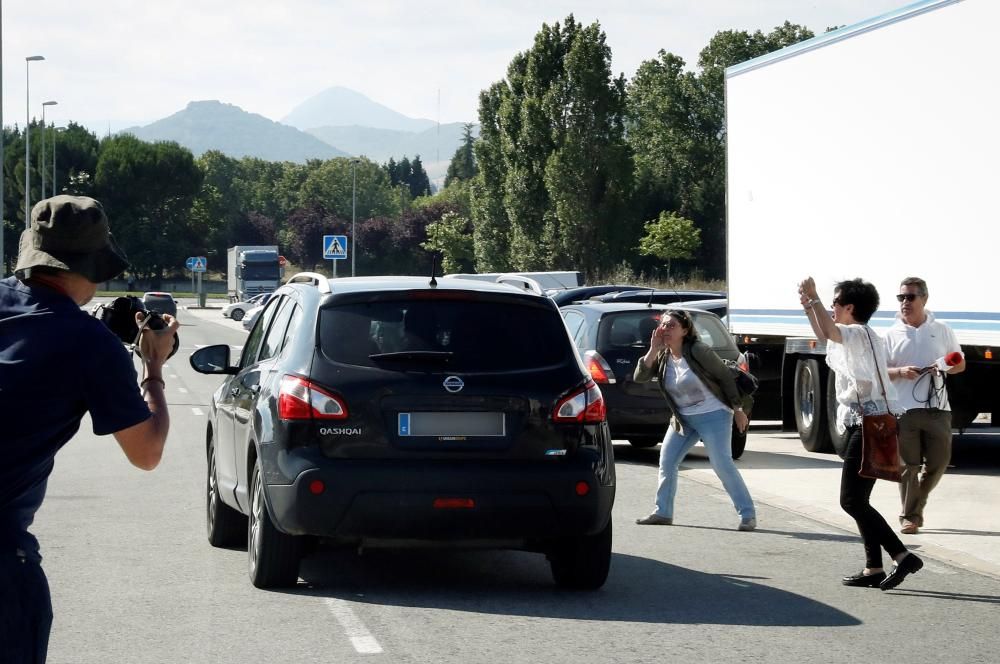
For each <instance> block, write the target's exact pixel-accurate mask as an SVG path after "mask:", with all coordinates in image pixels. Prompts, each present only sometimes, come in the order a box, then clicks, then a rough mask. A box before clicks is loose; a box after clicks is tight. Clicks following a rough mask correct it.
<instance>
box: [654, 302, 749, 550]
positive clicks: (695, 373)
mask: <svg viewBox="0 0 1000 664" xmlns="http://www.w3.org/2000/svg"><path fill="white" fill-rule="evenodd" d="M653 377H657V378H659V379H660V390H661V391H662V392H663V396H664V398H665V399H666V401H667V407H668V409H669V410H670V413H671V418H670V427H669V428H668V429H667V433H666V435H665V436H664V438H663V444H662V445H660V474H659V475H660V476H659V485H658V486H657V490H656V510H655V511H654V512H653V513H652V514H650V515H648V516H645V517H642V518H641V519H636V523H638V524H640V525H644V526H668V525H671V524H672V523H673V522H674V496H675V495H676V493H677V473H678V468H679V467H680V464H681V461H682V460H683V459H684V456H685V455H686V454H687V453H688V451H689V450H690V449H691V448H692V447H693V446H694V444H695V443H697V442H698V440H699V439H701V441H702V442H703V443H704V445H705V450H706V451H707V452H708V460H709V462H710V463H711V464H712V470H714V471H715V474H716V475H718V477H719V479H720V480H721V481H722V486H723V487H725V489H726V492H727V493H728V494H729V497H730V499H732V501H733V506H734V507H735V508H736V511H737V513H738V514H739V515H740V523H739V526H738V529H739V530H753V529H754V528H756V527H757V513H756V510H755V509H754V504H753V499H752V498H750V492H749V491H748V490H747V485H746V483H745V482H744V481H743V477H742V476H741V475H740V471H739V470H737V469H736V464H734V463H733V451H732V432H733V422H734V421H735V422H736V426H737V428H738V429H739V430H740V431H745V430H746V428H747V425H748V424H749V420H748V418H747V415H746V413H745V412H744V410H743V399H742V398H741V397H740V394H739V391H738V390H737V389H736V381H735V380H734V379H733V375H732V373H730V371H729V369H728V368H727V367H726V365H725V364H723V362H722V360H721V359H719V356H718V355H716V354H715V351H713V350H712V349H711V348H710V347H709V346H708V345H706V344H704V343H702V342H701V341H699V340H698V332H697V331H696V330H695V329H694V323H693V322H692V321H691V316H690V315H689V314H688V313H687V312H686V311H684V310H676V311H666V312H664V313H663V315H662V316H661V317H660V324H659V325H658V326H657V327H656V329H655V330H653V333H652V335H651V337H650V340H649V352H647V353H646V354H645V355H644V356H643V357H642V358H641V359H640V360H639V362H638V363H637V364H636V367H635V376H634V379H635V381H636V382H639V383H642V382H646V381H648V380H651V379H652V378H653Z"/></svg>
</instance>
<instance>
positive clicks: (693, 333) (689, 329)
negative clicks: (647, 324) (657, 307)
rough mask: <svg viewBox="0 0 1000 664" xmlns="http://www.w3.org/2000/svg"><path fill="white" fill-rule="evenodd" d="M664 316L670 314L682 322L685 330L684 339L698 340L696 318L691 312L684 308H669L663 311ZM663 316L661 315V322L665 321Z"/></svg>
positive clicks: (681, 324) (682, 327)
mask: <svg viewBox="0 0 1000 664" xmlns="http://www.w3.org/2000/svg"><path fill="white" fill-rule="evenodd" d="M663 316H670V317H671V318H673V319H674V320H676V321H677V322H678V323H679V324H680V326H681V329H682V330H684V339H690V340H691V341H697V340H698V330H696V329H694V320H692V318H691V314H689V313H688V312H686V311H684V310H683V309H667V310H666V311H664V312H663ZM663 316H660V322H663Z"/></svg>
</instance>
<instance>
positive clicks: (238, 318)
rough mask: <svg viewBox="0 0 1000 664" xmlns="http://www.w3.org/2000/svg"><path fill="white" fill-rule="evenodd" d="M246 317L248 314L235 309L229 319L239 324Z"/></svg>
mask: <svg viewBox="0 0 1000 664" xmlns="http://www.w3.org/2000/svg"><path fill="white" fill-rule="evenodd" d="M246 315H247V312H245V311H243V310H242V309H233V311H232V313H230V314H229V317H230V318H232V319H233V320H234V321H236V322H237V323H238V322H240V321H241V320H243V317H244V316H246Z"/></svg>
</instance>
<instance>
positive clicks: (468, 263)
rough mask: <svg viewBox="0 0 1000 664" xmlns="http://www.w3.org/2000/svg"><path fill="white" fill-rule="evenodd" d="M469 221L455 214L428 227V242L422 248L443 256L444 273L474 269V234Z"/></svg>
mask: <svg viewBox="0 0 1000 664" xmlns="http://www.w3.org/2000/svg"><path fill="white" fill-rule="evenodd" d="M469 230H470V224H469V220H468V219H466V218H464V217H461V216H459V215H458V214H456V213H454V212H446V213H445V214H444V215H443V216H442V217H441V219H439V220H438V221H435V222H433V223H431V224H428V226H427V241H426V242H424V243H422V244H421V245H420V246H421V247H423V248H424V249H426V250H427V251H434V252H438V253H440V254H441V270H442V271H443V272H468V271H470V270H472V269H473V259H474V258H475V252H474V251H473V243H472V234H471V233H470V232H469Z"/></svg>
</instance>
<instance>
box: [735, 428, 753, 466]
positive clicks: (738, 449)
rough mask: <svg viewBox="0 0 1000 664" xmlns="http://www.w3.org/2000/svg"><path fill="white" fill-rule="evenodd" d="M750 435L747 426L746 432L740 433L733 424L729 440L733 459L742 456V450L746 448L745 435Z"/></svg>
mask: <svg viewBox="0 0 1000 664" xmlns="http://www.w3.org/2000/svg"><path fill="white" fill-rule="evenodd" d="M748 433H750V427H749V425H748V426H747V430H746V431H744V432H743V433H740V430H739V429H737V428H736V423H735V422H734V423H733V437H732V439H731V444H732V447H733V458H734V459H739V458H740V457H741V456H743V450H745V449H746V448H747V434H748Z"/></svg>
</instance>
